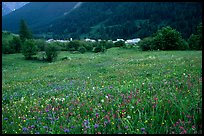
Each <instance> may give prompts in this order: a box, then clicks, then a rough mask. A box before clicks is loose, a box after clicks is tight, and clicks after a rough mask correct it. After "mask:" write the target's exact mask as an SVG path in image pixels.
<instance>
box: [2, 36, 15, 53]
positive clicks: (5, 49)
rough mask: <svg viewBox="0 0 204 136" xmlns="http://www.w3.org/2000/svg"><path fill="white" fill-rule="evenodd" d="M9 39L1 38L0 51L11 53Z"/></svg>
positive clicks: (11, 48)
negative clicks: (0, 45)
mask: <svg viewBox="0 0 204 136" xmlns="http://www.w3.org/2000/svg"><path fill="white" fill-rule="evenodd" d="M10 43H11V42H10V41H7V40H4V39H2V53H4V54H11V53H14V52H15V51H14V48H13V47H12V46H10Z"/></svg>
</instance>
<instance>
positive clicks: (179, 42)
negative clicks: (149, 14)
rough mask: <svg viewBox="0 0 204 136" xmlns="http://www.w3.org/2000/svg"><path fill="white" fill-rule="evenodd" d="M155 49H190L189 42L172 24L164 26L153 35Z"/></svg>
mask: <svg viewBox="0 0 204 136" xmlns="http://www.w3.org/2000/svg"><path fill="white" fill-rule="evenodd" d="M153 43H154V45H153V46H152V47H153V49H160V50H184V49H188V46H187V44H186V43H185V41H184V40H183V39H182V36H181V34H180V33H179V32H178V31H176V30H175V29H172V28H171V27H170V26H167V27H163V28H162V29H161V30H158V31H157V32H156V35H155V37H153Z"/></svg>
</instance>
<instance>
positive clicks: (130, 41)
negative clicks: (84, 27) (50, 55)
mask: <svg viewBox="0 0 204 136" xmlns="http://www.w3.org/2000/svg"><path fill="white" fill-rule="evenodd" d="M72 40H73V39H72V38H70V40H54V39H48V40H47V41H46V42H48V43H51V42H61V43H66V42H70V41H72ZM140 40H141V39H140V38H135V39H129V40H124V39H117V40H116V41H112V40H107V41H108V42H112V43H116V42H118V41H123V42H125V44H132V45H134V44H137V43H138V42H139V41H140ZM84 41H86V42H97V41H98V42H100V41H106V40H101V39H98V40H94V39H89V38H86V39H84Z"/></svg>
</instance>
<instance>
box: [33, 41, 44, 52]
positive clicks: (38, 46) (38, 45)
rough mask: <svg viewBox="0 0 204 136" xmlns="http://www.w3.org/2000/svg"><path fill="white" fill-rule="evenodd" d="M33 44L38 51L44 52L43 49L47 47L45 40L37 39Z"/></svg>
mask: <svg viewBox="0 0 204 136" xmlns="http://www.w3.org/2000/svg"><path fill="white" fill-rule="evenodd" d="M35 44H36V46H37V48H38V49H39V51H45V47H46V45H47V43H46V41H45V40H42V39H37V40H35Z"/></svg>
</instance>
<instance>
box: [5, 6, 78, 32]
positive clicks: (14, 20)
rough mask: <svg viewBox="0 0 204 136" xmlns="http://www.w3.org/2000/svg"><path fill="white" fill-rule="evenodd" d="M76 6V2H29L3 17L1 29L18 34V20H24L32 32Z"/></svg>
mask: <svg viewBox="0 0 204 136" xmlns="http://www.w3.org/2000/svg"><path fill="white" fill-rule="evenodd" d="M76 4H77V2H30V3H28V4H27V5H25V6H24V7H22V8H20V9H19V10H16V11H14V12H12V13H10V14H9V15H6V16H3V18H2V28H3V30H9V31H12V32H18V30H19V23H20V20H21V19H24V20H25V21H26V22H27V24H28V26H29V27H30V28H31V29H32V30H33V29H35V28H37V27H38V26H39V25H46V24H48V23H50V22H51V21H53V20H55V19H57V18H59V17H60V16H63V15H64V13H65V12H68V11H69V10H71V9H72V8H73V7H74V6H75V5H76Z"/></svg>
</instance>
